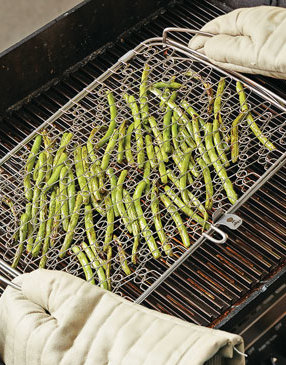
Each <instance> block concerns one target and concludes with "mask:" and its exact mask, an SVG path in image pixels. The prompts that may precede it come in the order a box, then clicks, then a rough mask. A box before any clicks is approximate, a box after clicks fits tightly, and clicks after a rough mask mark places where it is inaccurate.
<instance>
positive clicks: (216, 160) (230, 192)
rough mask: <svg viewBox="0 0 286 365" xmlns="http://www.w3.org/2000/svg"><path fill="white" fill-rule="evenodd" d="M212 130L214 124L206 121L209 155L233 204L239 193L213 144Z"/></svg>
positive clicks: (206, 140)
mask: <svg viewBox="0 0 286 365" xmlns="http://www.w3.org/2000/svg"><path fill="white" fill-rule="evenodd" d="M212 131H213V128H212V124H211V123H206V125H205V142H206V148H207V150H208V154H209V157H210V159H211V162H212V164H213V166H214V168H215V170H216V173H217V175H218V176H219V177H220V179H221V181H222V184H223V187H224V189H225V192H226V194H227V197H228V200H229V201H230V202H231V204H234V203H235V202H236V201H237V195H236V192H235V191H234V189H233V186H232V183H231V181H230V179H229V177H228V176H227V172H226V170H225V168H224V167H223V165H222V163H221V161H220V159H219V158H218V156H217V154H216V152H215V148H214V145H213V138H212V135H213V133H212Z"/></svg>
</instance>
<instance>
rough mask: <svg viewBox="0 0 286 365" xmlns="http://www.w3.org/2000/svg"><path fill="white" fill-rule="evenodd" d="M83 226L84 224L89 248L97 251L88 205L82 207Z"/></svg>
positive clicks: (89, 206) (90, 211)
mask: <svg viewBox="0 0 286 365" xmlns="http://www.w3.org/2000/svg"><path fill="white" fill-rule="evenodd" d="M84 224H85V231H86V236H87V239H88V242H89V245H90V247H94V249H95V250H96V251H97V250H98V248H99V246H98V242H97V239H96V233H95V229H94V222H93V217H92V208H91V205H90V204H87V205H86V206H85V207H84Z"/></svg>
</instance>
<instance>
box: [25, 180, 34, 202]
mask: <svg viewBox="0 0 286 365" xmlns="http://www.w3.org/2000/svg"><path fill="white" fill-rule="evenodd" d="M23 185H24V192H25V198H26V199H27V200H28V201H32V199H33V189H32V184H31V177H30V174H27V175H25V177H24V181H23Z"/></svg>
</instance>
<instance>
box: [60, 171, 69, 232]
mask: <svg viewBox="0 0 286 365" xmlns="http://www.w3.org/2000/svg"><path fill="white" fill-rule="evenodd" d="M67 174H68V168H67V167H66V166H64V167H63V168H62V169H61V173H60V182H59V187H60V200H61V218H62V225H63V229H64V231H67V229H68V226H69V203H68V193H67Z"/></svg>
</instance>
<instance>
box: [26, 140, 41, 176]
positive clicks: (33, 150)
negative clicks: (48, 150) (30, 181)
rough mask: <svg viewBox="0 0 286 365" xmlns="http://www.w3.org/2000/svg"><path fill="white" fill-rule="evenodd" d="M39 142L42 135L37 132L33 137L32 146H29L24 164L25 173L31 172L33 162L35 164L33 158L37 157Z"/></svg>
mask: <svg viewBox="0 0 286 365" xmlns="http://www.w3.org/2000/svg"><path fill="white" fill-rule="evenodd" d="M41 143H42V136H41V135H40V134H39V135H37V137H36V138H35V139H34V143H33V146H32V148H31V152H30V154H29V157H28V160H27V163H26V166H25V170H26V172H27V173H30V172H32V170H33V168H34V164H35V160H36V157H37V153H38V152H39V150H40V147H41Z"/></svg>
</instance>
